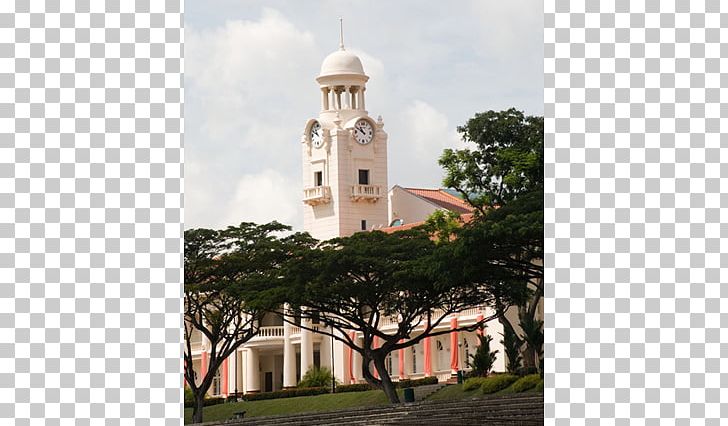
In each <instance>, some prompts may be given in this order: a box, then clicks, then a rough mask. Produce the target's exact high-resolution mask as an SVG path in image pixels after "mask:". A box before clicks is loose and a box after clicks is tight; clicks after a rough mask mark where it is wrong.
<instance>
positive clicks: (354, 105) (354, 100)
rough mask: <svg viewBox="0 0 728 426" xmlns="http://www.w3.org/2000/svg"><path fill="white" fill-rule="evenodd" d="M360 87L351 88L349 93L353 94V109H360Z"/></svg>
mask: <svg viewBox="0 0 728 426" xmlns="http://www.w3.org/2000/svg"><path fill="white" fill-rule="evenodd" d="M358 88H359V87H358V86H351V88H350V89H349V92H350V93H351V109H359V106H358V105H359V102H358V99H357V98H358V97H359V95H358V90H357V89H358Z"/></svg>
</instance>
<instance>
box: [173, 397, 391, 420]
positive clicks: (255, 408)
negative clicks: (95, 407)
mask: <svg viewBox="0 0 728 426" xmlns="http://www.w3.org/2000/svg"><path fill="white" fill-rule="evenodd" d="M399 392H400V399H401V398H402V393H401V391H399ZM387 404H389V402H388V401H387V397H386V395H384V392H382V391H381V390H373V391H364V392H345V393H336V394H324V395H314V396H298V397H295V398H278V399H266V400H262V401H250V402H231V403H227V404H218V405H212V406H210V407H205V409H204V410H205V411H204V414H203V421H205V422H211V421H219V420H227V419H229V418H230V417H232V415H233V413H235V412H237V411H245V412H246V413H245V417H246V418H247V417H255V416H272V415H276V414H291V413H304V412H313V411H332V410H338V409H343V408H350V407H371V406H375V405H387ZM191 419H192V409H191V408H186V409H185V423H190V422H191Z"/></svg>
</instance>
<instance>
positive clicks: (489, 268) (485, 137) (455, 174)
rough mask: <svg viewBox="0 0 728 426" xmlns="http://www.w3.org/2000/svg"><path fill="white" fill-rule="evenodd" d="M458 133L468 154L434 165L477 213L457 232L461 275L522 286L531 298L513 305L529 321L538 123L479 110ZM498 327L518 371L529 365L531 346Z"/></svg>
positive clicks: (539, 229)
mask: <svg viewBox="0 0 728 426" xmlns="http://www.w3.org/2000/svg"><path fill="white" fill-rule="evenodd" d="M457 130H458V132H459V133H460V134H461V136H462V138H463V141H464V142H465V143H466V144H467V145H468V148H465V149H459V150H451V149H448V150H445V151H444V152H443V154H442V156H441V157H440V165H441V166H442V167H443V169H444V170H445V178H444V180H443V183H444V185H446V186H448V187H450V188H453V189H455V190H457V191H458V192H460V194H462V196H463V198H464V199H465V200H466V201H468V202H469V203H470V204H471V205H472V206H473V207H474V208H475V211H476V217H475V220H473V221H472V222H470V223H468V224H466V225H465V226H463V227H462V229H459V230H457V232H456V235H457V240H458V244H459V247H460V251H459V255H460V256H462V257H463V258H464V259H469V261H468V262H466V263H465V265H466V274H467V275H468V276H469V277H471V279H473V280H475V281H493V280H496V281H498V280H500V281H502V282H507V283H510V285H511V286H514V287H518V286H520V287H526V288H527V290H528V291H529V292H530V293H531V297H530V298H529V299H528V301H527V302H525V303H520V304H518V313H519V318H520V321H521V322H524V321H529V319H534V318H535V315H536V311H537V308H538V305H539V302H540V301H541V298H542V297H543V117H539V116H526V115H524V114H523V112H521V111H518V110H516V109H514V108H511V109H508V110H505V111H486V112H483V113H478V114H475V116H474V117H473V118H471V119H470V120H468V122H467V123H466V124H465V125H464V126H460V127H458V129H457ZM495 305H496V310H497V311H499V312H505V311H506V310H507V309H508V308H509V306H510V305H509V302H507V301H506V300H505V299H503V298H499V297H496V298H495ZM524 319H525V320H524ZM500 321H501V322H502V323H503V326H504V327H505V328H506V330H507V331H508V332H509V333H511V334H512V335H513V336H515V337H514V338H515V339H516V344H517V345H518V346H519V347H522V348H523V349H522V351H523V362H524V364H525V365H526V366H534V364H535V363H536V354H537V353H538V352H539V348H538V347H534V346H532V345H531V344H529V340H533V339H528V338H525V336H524V335H519V334H517V333H516V332H515V329H514V326H513V324H511V321H510V320H509V319H508V318H507V317H506V316H505V315H502V316H501V318H500ZM529 324H530V323H529Z"/></svg>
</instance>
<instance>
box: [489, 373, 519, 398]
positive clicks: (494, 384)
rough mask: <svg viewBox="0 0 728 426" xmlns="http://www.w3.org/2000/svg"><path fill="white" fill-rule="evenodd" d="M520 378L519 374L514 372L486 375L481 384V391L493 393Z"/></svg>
mask: <svg viewBox="0 0 728 426" xmlns="http://www.w3.org/2000/svg"><path fill="white" fill-rule="evenodd" d="M516 380H518V376H514V375H512V374H494V375H492V376H490V377H486V378H485V379H484V380H483V384H482V385H480V391H481V392H483V393H484V394H491V393H495V392H498V391H499V390H503V389H505V388H507V387H508V386H510V385H512V384H513V382H515V381H516Z"/></svg>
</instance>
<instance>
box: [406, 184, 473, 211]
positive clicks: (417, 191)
mask: <svg viewBox="0 0 728 426" xmlns="http://www.w3.org/2000/svg"><path fill="white" fill-rule="evenodd" d="M402 189H404V190H405V191H407V192H409V193H410V194H413V195H415V196H417V197H419V198H421V199H423V200H425V201H428V202H429V203H431V204H434V205H436V206H438V207H440V208H443V209H447V210H450V211H453V212H455V213H460V214H463V213H472V212H473V208H472V207H471V206H470V205H469V204H468V203H466V202H465V201H463V200H462V199H460V198H458V197H456V196H454V195H452V194H449V193H448V192H446V191H445V190H443V189H426V188H402Z"/></svg>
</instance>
